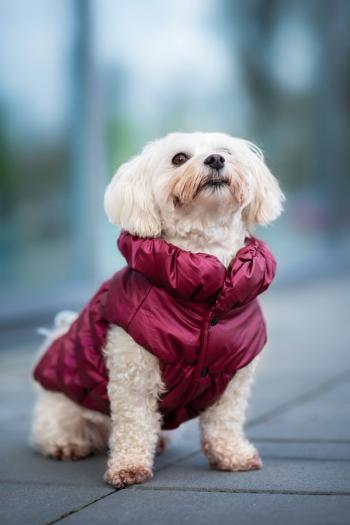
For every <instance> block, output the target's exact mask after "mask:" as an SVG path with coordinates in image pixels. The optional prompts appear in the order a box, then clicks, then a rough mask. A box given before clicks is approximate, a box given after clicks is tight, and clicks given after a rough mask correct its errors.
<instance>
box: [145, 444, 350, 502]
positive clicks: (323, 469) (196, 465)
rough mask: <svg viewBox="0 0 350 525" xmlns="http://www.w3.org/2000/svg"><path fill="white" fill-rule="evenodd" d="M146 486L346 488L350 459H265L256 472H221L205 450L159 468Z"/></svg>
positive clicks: (349, 482) (349, 489) (332, 490)
mask: <svg viewBox="0 0 350 525" xmlns="http://www.w3.org/2000/svg"><path fill="white" fill-rule="evenodd" d="M146 485H147V487H153V488H164V487H165V488H170V487H171V488H173V489H176V488H179V489H181V488H182V487H188V488H195V489H198V488H201V489H207V490H208V489H219V490H236V489H239V490H258V491H259V490H264V491H266V490H278V491H288V492H290V491H311V492H329V493H337V492H347V493H349V495H350V468H349V462H345V461H343V462H339V461H308V460H296V459H293V460H287V459H286V460H284V459H281V460H280V459H266V460H265V462H264V468H263V469H262V470H260V471H255V472H219V471H216V470H212V469H210V468H209V466H208V463H207V460H206V459H205V458H204V456H203V455H202V454H197V455H196V456H193V457H191V458H189V459H187V460H186V461H183V462H180V463H177V464H175V465H174V466H172V467H171V468H169V469H164V470H161V471H160V472H158V473H157V474H156V475H155V477H154V479H153V480H151V481H150V482H148V483H147V484H146Z"/></svg>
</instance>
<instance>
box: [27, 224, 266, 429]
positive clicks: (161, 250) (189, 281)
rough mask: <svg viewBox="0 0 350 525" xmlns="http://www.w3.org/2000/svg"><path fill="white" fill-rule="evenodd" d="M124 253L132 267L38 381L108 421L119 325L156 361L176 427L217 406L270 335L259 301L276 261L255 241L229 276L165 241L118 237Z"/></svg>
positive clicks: (169, 420)
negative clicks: (114, 333) (112, 344)
mask: <svg viewBox="0 0 350 525" xmlns="http://www.w3.org/2000/svg"><path fill="white" fill-rule="evenodd" d="M118 246H119V249H120V251H121V252H122V254H123V255H124V257H125V259H126V261H127V263H128V265H127V266H126V267H125V268H123V269H122V270H120V271H119V272H117V273H116V274H115V275H114V276H113V277H112V278H111V279H110V280H109V281H106V282H105V283H104V284H103V285H102V286H101V288H100V289H99V290H98V292H97V293H96V294H95V295H94V297H93V298H92V299H91V301H90V302H89V303H88V304H87V305H86V306H85V308H84V309H83V311H82V312H81V314H80V315H79V317H78V318H77V319H76V321H74V322H73V323H72V325H71V326H70V328H69V330H68V332H67V333H66V334H64V335H62V336H61V337H59V338H58V339H56V340H55V341H54V342H53V343H52V344H51V346H50V347H49V348H48V350H47V351H46V352H45V354H44V355H43V356H42V357H41V359H40V361H39V362H38V364H37V365H36V367H35V370H34V377H35V379H36V381H38V382H39V383H40V384H41V385H42V386H43V387H44V388H46V389H47V390H51V391H55V392H63V393H64V394H65V395H66V396H68V397H69V398H70V399H72V400H73V401H75V402H76V403H78V404H80V405H82V406H84V407H86V408H89V409H92V410H98V411H100V412H103V413H105V414H109V412H110V405H109V399H108V394H107V381H108V371H107V369H106V365H105V362H104V357H103V354H102V348H103V346H104V344H105V341H106V335H107V331H108V328H109V326H110V324H111V323H113V324H116V325H119V326H121V327H122V328H123V329H124V330H126V331H127V332H128V333H129V334H130V335H131V337H132V338H133V339H134V340H135V341H136V342H137V343H138V344H139V345H141V346H142V347H143V348H145V349H146V350H148V351H149V352H151V353H152V354H153V355H155V356H156V357H157V358H158V359H159V363H160V369H161V374H162V379H163V381H164V383H165V386H166V392H165V393H164V394H163V395H162V397H161V399H160V401H159V409H160V411H161V413H162V415H163V428H165V429H172V428H176V427H177V426H179V425H180V424H181V423H183V422H184V421H186V420H188V419H191V418H193V417H195V416H197V415H198V414H199V413H200V412H201V411H202V410H204V409H205V408H207V407H209V406H210V405H212V404H213V403H214V402H215V401H216V400H218V399H219V397H220V396H221V394H222V393H223V391H224V390H225V388H226V386H227V384H228V383H229V381H230V380H231V379H232V377H233V376H234V375H235V373H236V372H237V370H239V369H240V368H243V367H244V366H246V365H247V364H248V363H250V362H251V361H252V360H253V359H254V357H255V356H256V355H257V354H258V353H259V352H260V351H261V350H262V348H263V346H264V345H265V342H266V328H265V322H264V319H263V316H262V313H261V310H260V306H259V304H258V302H257V299H256V296H257V295H258V294H260V293H261V292H263V291H264V290H265V289H266V288H267V287H268V286H269V284H270V283H271V281H272V279H273V277H274V274H275V268H276V262H275V259H274V258H273V256H272V254H271V253H270V251H269V250H268V248H267V246H266V245H265V244H264V243H263V242H262V241H259V240H258V239H255V238H253V237H249V238H247V239H246V243H245V246H244V247H243V248H242V249H241V250H239V251H238V253H237V255H236V257H235V258H234V259H233V260H232V261H231V263H230V265H229V267H228V268H227V269H226V268H225V266H224V265H223V264H222V263H221V262H220V261H219V259H217V258H216V257H214V256H212V255H206V254H204V253H191V252H188V251H184V250H181V249H180V248H177V247H176V246H174V245H172V244H169V243H167V242H166V241H164V240H162V239H142V238H138V237H135V236H132V235H130V234H129V233H127V232H122V233H121V235H120V237H119V240H118Z"/></svg>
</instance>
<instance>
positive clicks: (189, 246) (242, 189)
mask: <svg viewBox="0 0 350 525" xmlns="http://www.w3.org/2000/svg"><path fill="white" fill-rule="evenodd" d="M283 199H284V197H283V194H282V192H281V190H280V188H279V185H278V183H277V181H276V179H275V178H274V177H273V176H272V174H271V173H270V171H269V170H268V168H267V167H266V165H265V163H264V159H263V156H262V153H261V152H260V150H259V149H258V148H257V147H255V146H254V145H252V144H251V143H249V142H247V141H245V140H242V139H238V138H233V137H230V136H228V135H225V134H222V133H173V134H170V135H167V136H166V137H164V138H162V139H159V140H156V141H155V142H153V143H151V144H148V145H147V146H146V147H145V148H144V149H143V151H142V152H141V154H140V155H138V156H136V157H135V158H133V159H131V160H130V161H128V162H126V163H125V164H123V165H122V166H121V167H120V169H119V170H118V171H117V173H116V174H115V176H114V178H113V179H112V181H111V183H110V184H109V186H108V188H107V190H106V194H105V210H106V213H107V216H108V218H109V220H110V221H111V222H112V223H114V224H116V225H119V226H121V227H122V228H123V229H124V230H126V231H127V232H129V233H131V234H132V235H135V236H137V237H138V238H140V237H145V238H161V239H164V240H165V241H167V242H168V243H171V244H172V245H174V246H175V247H179V248H180V249H182V250H186V251H189V252H192V253H202V254H203V253H204V254H209V255H211V256H215V257H216V258H218V259H219V260H220V261H221V263H222V264H223V265H224V266H225V267H227V266H228V265H229V263H230V262H231V260H232V259H233V258H234V257H235V255H236V253H237V252H238V250H240V249H241V248H242V247H243V246H244V244H245V238H246V237H247V236H249V233H250V231H251V229H252V228H253V227H254V225H255V224H268V223H270V222H271V221H273V220H274V219H276V218H277V217H278V216H279V215H280V213H281V210H282V201H283ZM75 318H76V316H75V315H74V314H72V315H70V316H67V315H64V314H60V315H59V316H58V317H57V319H56V326H55V329H54V330H53V332H51V334H50V335H49V336H48V339H47V341H46V342H45V345H44V349H43V350H44V351H45V350H46V349H47V348H48V347H49V346H50V345H51V343H52V342H53V341H54V340H55V339H56V338H58V337H59V336H61V335H62V334H64V333H65V332H67V330H69V327H70V325H71V323H72V321H74V319H75ZM106 341H107V342H106V344H105V348H104V356H105V363H106V366H107V369H108V376H109V383H108V396H109V400H110V410H111V417H108V416H107V415H104V414H101V413H99V412H97V411H94V410H89V409H87V408H83V407H82V406H80V405H78V404H76V403H75V402H74V401H72V400H71V399H69V398H68V397H66V396H65V395H64V394H62V393H60V392H53V391H49V390H47V389H44V388H42V387H41V386H38V388H39V397H38V401H37V404H36V407H35V411H34V420H33V429H32V442H33V444H34V446H35V447H36V448H37V449H38V450H40V451H41V452H42V453H43V454H45V455H47V456H50V457H54V458H56V459H78V458H82V457H85V456H87V455H89V454H91V453H92V452H94V451H96V450H101V449H103V448H105V447H106V445H107V442H108V438H109V449H110V456H109V461H108V468H107V471H106V474H105V480H106V481H107V482H109V483H111V484H112V485H113V486H115V487H122V486H126V485H131V484H133V483H141V482H143V481H145V480H146V479H148V478H150V477H151V476H152V466H153V459H154V455H155V452H156V449H157V444H158V445H159V439H161V437H160V431H161V415H160V414H159V410H158V401H159V397H160V396H161V395H162V393H163V392H164V388H165V386H164V383H163V378H162V375H161V369H160V366H159V363H158V359H157V358H156V357H155V356H154V355H152V354H151V353H150V352H149V351H147V350H145V349H144V348H142V347H141V346H140V345H139V344H137V343H136V342H135V340H134V339H133V338H132V337H131V336H130V335H129V334H128V333H127V332H126V331H125V330H124V329H123V328H121V327H120V326H117V325H111V326H110V327H109V329H108V337H107V339H106ZM256 361H257V358H255V359H254V360H253V361H252V362H251V363H250V364H248V365H247V366H245V367H244V368H241V369H240V370H238V372H237V373H236V374H235V375H234V377H233V378H232V379H231V380H230V382H229V384H228V386H227V387H226V389H225V391H224V392H223V394H222V395H221V398H220V399H219V400H217V401H216V402H215V403H214V404H213V405H211V406H210V407H208V408H207V409H206V410H204V411H203V412H201V414H200V428H201V438H202V446H203V450H204V452H205V454H206V455H207V456H208V459H209V461H210V463H211V464H213V465H215V466H216V467H217V468H219V469H223V470H230V471H237V470H252V469H257V468H260V467H261V460H260V458H259V455H258V452H257V451H256V449H255V448H254V446H253V445H252V444H251V443H249V441H248V440H247V439H246V438H245V435H244V431H243V425H244V420H245V412H246V407H247V399H248V395H249V391H250V386H251V382H252V379H253V375H254V371H255V368H256Z"/></svg>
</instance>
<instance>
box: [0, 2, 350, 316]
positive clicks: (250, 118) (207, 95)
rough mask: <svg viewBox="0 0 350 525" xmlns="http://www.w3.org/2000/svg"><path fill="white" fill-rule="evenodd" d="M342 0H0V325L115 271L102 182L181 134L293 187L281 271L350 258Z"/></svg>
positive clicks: (324, 268) (319, 268)
mask: <svg viewBox="0 0 350 525" xmlns="http://www.w3.org/2000/svg"><path fill="white" fill-rule="evenodd" d="M349 22H350V3H349V2H348V1H346V0H335V1H334V2H328V1H326V0H310V1H303V0H295V1H294V2H285V1H283V0H248V1H247V0H236V1H234V2H231V1H230V0H174V1H172V2H163V1H161V0H151V1H149V2H146V1H145V0H135V1H133V2H127V1H126V0H125V1H120V2H115V1H113V0H50V2H47V1H46V0H30V1H28V2H27V1H25V0H2V2H1V3H0V34H1V41H2V46H1V48H0V71H1V76H0V218H1V223H0V287H1V296H0V321H2V322H9V321H10V320H11V319H12V320H13V319H18V318H20V317H28V316H35V315H40V314H41V313H42V312H51V311H54V310H55V309H57V308H61V307H72V306H77V305H79V304H80V303H81V302H82V301H84V300H85V299H86V298H87V297H88V294H89V293H90V291H91V290H93V288H94V287H95V286H96V285H97V284H98V283H99V282H100V281H101V279H102V278H103V277H106V276H108V275H110V274H111V273H112V272H113V271H115V270H116V269H117V268H119V267H120V266H121V264H122V260H121V258H120V256H119V255H118V253H117V250H116V245H115V240H116V236H117V232H116V231H115V229H114V228H112V227H110V226H109V225H108V223H107V220H106V219H105V217H104V213H103V206H102V201H103V190H104V187H105V185H106V183H107V181H108V179H109V178H110V177H111V175H112V174H113V172H114V171H115V169H116V168H117V166H118V165H119V164H120V162H122V161H123V160H125V159H126V158H127V157H128V156H129V155H131V154H133V153H136V152H137V151H138V150H139V149H140V147H141V146H142V145H143V144H144V142H145V141H148V140H151V139H153V138H155V137H157V136H160V135H163V134H164V133H166V132H169V131H174V130H185V131H192V130H204V131H219V130H220V131H225V132H228V133H231V134H235V135H239V136H243V137H246V138H249V139H250V140H252V141H255V142H256V143H257V144H258V145H259V146H261V147H262V148H263V150H264V151H265V153H266V157H267V160H268V164H269V165H270V167H271V168H272V170H273V171H274V172H275V173H276V175H277V176H278V178H279V179H280V181H281V184H282V187H283V189H284V190H285V192H286V194H287V199H288V200H287V205H286V213H285V214H284V216H283V217H282V218H281V220H280V221H279V222H277V223H276V224H275V225H273V226H271V228H269V229H267V230H264V231H261V232H259V234H260V235H262V236H263V237H265V238H267V239H268V241H269V242H270V244H271V245H272V247H273V249H274V251H275V253H276V254H277V257H278V259H279V261H280V266H279V281H280V283H283V282H297V281H298V280H300V279H305V278H314V277H316V276H327V275H329V274H332V275H334V274H337V273H341V272H345V271H348V270H349V268H350V264H349V263H350V233H349V225H350V207H349V196H350V176H349V168H348V166H349V164H350V163H349V161H350V158H349V157H350V147H349V146H350V144H349V139H350V119H349V110H350V60H349V58H350V49H349V48H350V39H349Z"/></svg>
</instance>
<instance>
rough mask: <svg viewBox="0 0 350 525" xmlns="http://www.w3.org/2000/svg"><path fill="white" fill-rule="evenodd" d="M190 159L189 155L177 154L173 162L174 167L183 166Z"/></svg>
mask: <svg viewBox="0 0 350 525" xmlns="http://www.w3.org/2000/svg"><path fill="white" fill-rule="evenodd" d="M189 158H190V157H189V155H187V153H176V155H175V156H174V157H173V158H172V161H171V162H172V163H173V164H174V166H181V164H184V163H185V162H186V161H187V160H188V159H189Z"/></svg>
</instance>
